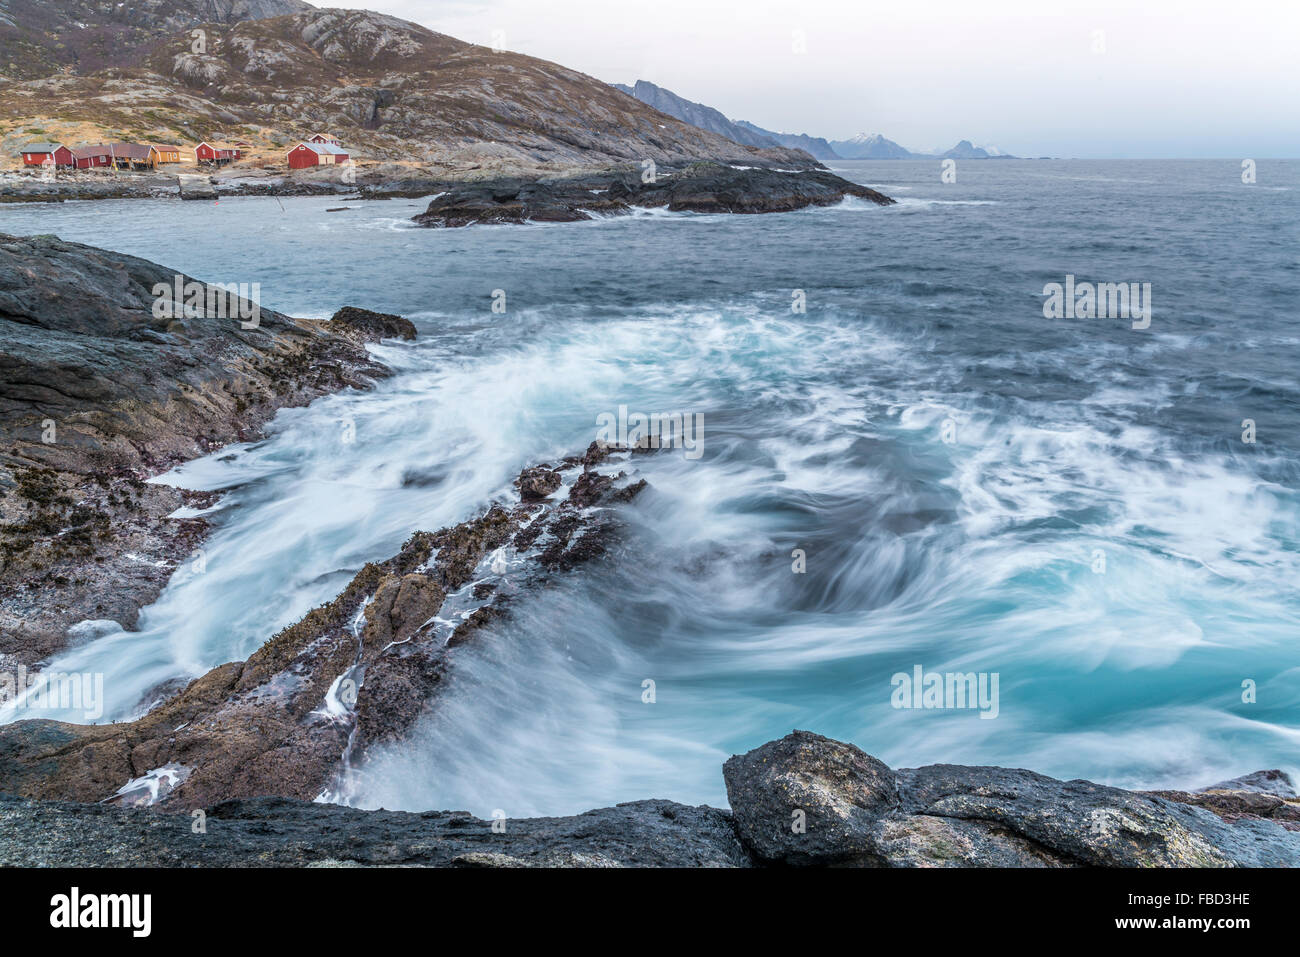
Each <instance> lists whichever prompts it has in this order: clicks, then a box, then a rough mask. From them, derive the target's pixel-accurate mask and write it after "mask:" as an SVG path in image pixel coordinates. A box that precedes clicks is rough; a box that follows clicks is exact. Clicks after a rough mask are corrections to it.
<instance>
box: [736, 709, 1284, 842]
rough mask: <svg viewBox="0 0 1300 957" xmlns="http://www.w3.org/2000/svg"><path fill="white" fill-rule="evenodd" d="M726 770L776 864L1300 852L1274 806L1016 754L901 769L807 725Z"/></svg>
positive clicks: (749, 838) (750, 836) (756, 837)
mask: <svg viewBox="0 0 1300 957" xmlns="http://www.w3.org/2000/svg"><path fill="white" fill-rule="evenodd" d="M1280 773H1281V772H1270V774H1271V775H1272V776H1274V777H1276V776H1277V775H1280ZM723 776H724V778H725V780H726V784H727V797H728V800H729V801H730V802H731V806H732V809H733V812H734V814H735V820H736V830H737V833H738V834H739V835H740V839H741V841H743V842H744V844H745V846H746V847H748V848H749V849H750V850H751V851H753V852H754V854H755V855H756V856H757V857H758V859H760V860H762V861H764V862H766V863H772V864H791V865H805V866H806V865H856V866H887V867H933V866H943V867H980V866H1000V867H1073V866H1081V865H1082V866H1100V867H1297V866H1300V830H1290V829H1288V828H1287V827H1285V826H1283V825H1282V824H1280V823H1278V822H1277V821H1275V820H1265V819H1264V817H1263V816H1247V815H1232V816H1225V817H1221V816H1219V815H1217V814H1215V813H1212V812H1211V810H1206V809H1205V807H1198V806H1195V805H1197V804H1206V802H1203V801H1199V800H1195V799H1194V798H1192V797H1191V796H1183V797H1179V796H1177V795H1178V794H1180V793H1181V792H1170V793H1166V794H1164V795H1160V794H1147V793H1139V792H1132V791H1124V790H1121V789H1120V788H1112V787H1105V786H1103V785H1100V784H1093V783H1092V782H1090V781H1058V780H1056V779H1055V778H1049V777H1046V776H1045V775H1042V774H1035V773H1034V772H1033V771H1024V770H1019V769H1010V768H991V767H965V766H960V765H951V764H938V765H932V766H930V767H924V768H916V769H909V770H901V771H893V770H891V769H890V768H889V767H888V766H886V765H885V764H883V763H882V762H880V761H878V760H876V759H875V758H873V757H871V756H869V755H867V754H865V753H863V752H862V751H860V750H859V749H858V748H856V747H854V746H853V745H850V744H842V743H840V742H838V741H832V740H831V739H829V738H824V737H822V736H821V735H818V734H812V733H810V732H807V731H795V732H794V733H793V734H790V735H787V736H786V737H784V738H782V739H780V740H779V741H772V742H769V743H768V744H765V745H763V746H762V747H760V748H756V749H755V750H753V751H750V752H749V753H747V754H744V755H739V756H736V757H733V758H731V759H730V760H729V761H727V763H726V765H724V768H723ZM1287 784H1288V786H1289V782H1287ZM1289 790H1290V797H1289V798H1282V797H1280V796H1276V795H1272V796H1271V797H1273V798H1275V799H1276V805H1282V804H1285V805H1286V806H1287V807H1288V808H1290V810H1291V812H1300V801H1297V800H1296V795H1295V791H1294V788H1289ZM1251 793H1254V792H1248V791H1240V792H1238V798H1237V801H1236V802H1234V803H1233V806H1234V807H1238V806H1240V805H1241V804H1248V803H1250V800H1251V799H1250V798H1248V797H1246V795H1248V794H1251ZM1269 803H1270V807H1273V812H1271V814H1270V816H1276V805H1274V804H1273V802H1271V801H1270V802H1269ZM1207 806H1208V807H1211V808H1214V807H1216V804H1215V803H1208V804H1207ZM1218 806H1222V802H1220V803H1219V805H1218Z"/></svg>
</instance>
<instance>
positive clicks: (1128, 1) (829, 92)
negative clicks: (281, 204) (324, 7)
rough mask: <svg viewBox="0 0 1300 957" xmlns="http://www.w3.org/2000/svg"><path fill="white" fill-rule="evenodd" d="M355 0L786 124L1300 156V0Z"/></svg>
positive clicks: (1133, 152) (950, 139)
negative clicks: (499, 37)
mask: <svg viewBox="0 0 1300 957" xmlns="http://www.w3.org/2000/svg"><path fill="white" fill-rule="evenodd" d="M334 2H339V0H334ZM344 2H346V0H344ZM353 2H354V3H355V5H356V6H364V7H367V8H369V9H375V10H382V11H383V12H386V13H392V14H395V15H397V16H400V17H403V18H405V19H408V20H414V21H415V22H417V23H421V24H423V25H425V26H427V27H429V28H431V29H434V30H437V31H439V32H441V33H447V34H450V35H452V36H454V37H458V38H460V39H462V40H468V41H470V42H475V43H483V44H485V45H490V44H491V43H492V38H493V35H494V32H495V31H502V33H503V34H504V41H505V47H506V48H507V49H509V50H514V51H517V52H519V53H527V54H529V55H531V56H538V57H542V58H544V59H547V60H554V61H556V62H558V63H562V64H564V65H565V66H569V67H573V68H574V69H577V70H581V71H583V72H584V73H589V74H591V75H592V76H595V77H597V78H599V79H601V80H605V81H607V82H621V83H632V82H634V81H635V80H638V79H644V80H650V81H651V82H653V83H657V84H659V85H660V86H663V87H666V88H668V89H670V90H672V91H673V92H674V93H677V94H679V95H681V96H684V97H686V98H687V99H691V100H696V101H698V102H701V103H705V104H707V105H709V106H712V107H716V108H717V109H719V110H721V111H722V112H723V113H725V114H726V115H727V116H729V117H731V118H732V119H743V120H749V121H750V122H753V123H757V124H758V125H759V126H763V127H766V128H768V129H773V130H779V131H788V132H799V133H810V134H812V135H814V136H825V137H826V138H828V139H845V138H847V137H849V136H852V135H853V134H855V133H859V132H867V133H882V134H884V135H885V136H886V137H888V138H890V139H892V140H896V141H898V142H900V143H902V144H903V145H904V146H907V147H909V148H911V149H918V150H926V149H932V148H935V147H941V148H945V149H946V148H947V147H949V146H952V145H953V144H954V143H955V142H957V140H959V139H969V140H972V141H974V142H975V143H977V144H981V145H989V144H991V145H995V146H998V147H999V148H1001V149H1002V150H1004V151H1006V152H1010V153H1015V154H1018V155H1022V156H1040V155H1051V156H1079V157H1108V156H1113V157H1141V156H1150V157H1175V156H1179V157H1233V158H1235V157H1243V158H1244V157H1251V158H1257V157H1278V156H1287V157H1300V66H1298V65H1297V64H1298V63H1300V0H1254V2H1252V0H1246V2H1231V0H1097V2H1088V3H1081V2H1073V0H894V2H890V3H878V2H876V0H856V2H854V0H743V2H731V0H626V2H622V3H619V2H611V0H360V2H356V0H353ZM318 3H319V0H318ZM347 5H352V4H347ZM800 41H802V48H801V47H800Z"/></svg>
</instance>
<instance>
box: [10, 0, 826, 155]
mask: <svg viewBox="0 0 1300 957" xmlns="http://www.w3.org/2000/svg"><path fill="white" fill-rule="evenodd" d="M19 2H24V3H25V2H28V0H0V4H2V3H9V4H16V3H19ZM43 2H44V3H47V4H48V5H49V6H50V7H51V8H52V9H57V10H62V11H68V10H73V11H76V10H79V9H80V4H81V3H82V2H83V0H43ZM106 2H107V0H106ZM215 2H220V3H223V4H224V6H223V9H224V10H226V12H227V13H228V14H229V15H233V12H234V11H240V10H242V11H245V12H248V11H250V10H256V9H265V8H266V4H269V3H282V2H286V0H257V2H256V3H254V2H252V0H240V2H235V3H231V2H230V0H215ZM178 5H180V6H183V4H179V0H155V6H157V7H159V8H165V9H164V13H163V14H161V15H159V16H157V17H155V18H153V19H147V18H146V20H145V23H146V26H147V27H148V30H149V31H157V32H158V34H159V35H158V37H157V38H155V39H154V40H152V41H150V42H147V43H145V44H144V45H142V46H140V47H138V48H136V49H135V50H134V51H133V53H132V54H131V56H130V57H129V60H130V63H129V64H125V65H117V66H110V67H108V68H105V69H102V70H98V71H94V72H91V73H89V74H81V73H63V72H56V73H54V74H53V75H50V76H46V77H43V78H41V79H26V80H18V81H12V82H7V83H0V147H2V148H3V149H4V150H5V152H6V153H9V154H10V156H7V157H6V159H11V156H12V153H13V152H14V151H16V150H17V148H18V147H19V146H20V145H21V143H23V142H26V141H28V140H32V139H37V138H40V139H58V138H67V139H71V140H72V141H74V142H95V141H97V140H98V138H100V137H103V138H104V139H105V140H108V141H112V140H156V141H161V142H183V143H194V142H198V141H199V140H202V139H212V138H231V139H242V140H245V141H247V142H249V143H250V144H252V146H251V149H250V155H251V156H252V157H253V158H254V159H255V160H258V159H270V160H273V161H276V162H283V150H284V149H285V148H286V147H287V145H289V144H291V143H292V141H293V140H294V139H297V138H300V137H302V136H304V135H306V134H307V133H308V132H311V131H314V130H321V129H324V130H328V131H330V132H333V133H335V134H336V135H338V136H339V137H340V138H341V139H342V140H343V142H344V143H345V145H347V146H348V147H350V148H351V149H352V150H353V152H354V155H357V156H360V157H363V158H367V159H387V160H395V161H404V162H412V163H418V164H422V165H424V166H426V167H434V168H439V167H440V168H442V169H444V170H448V171H451V172H453V173H466V172H473V174H474V175H484V176H486V175H492V174H493V173H494V172H502V171H508V172H510V173H526V172H533V171H541V172H555V171H560V170H566V169H580V168H591V167H600V166H610V165H617V164H629V163H633V164H639V163H641V162H643V161H645V160H653V161H654V162H655V163H657V164H659V165H672V164H684V163H689V162H693V161H696V160H700V159H710V160H716V161H719V162H724V163H735V164H744V165H750V166H769V167H781V168H788V167H799V168H808V167H812V166H815V165H816V162H815V161H814V160H813V159H812V158H811V157H810V156H808V155H807V154H805V153H802V152H798V151H795V150H788V149H783V148H779V147H768V148H765V149H761V148H758V147H754V146H745V145H741V144H739V143H737V142H735V141H733V140H731V139H729V138H726V137H723V136H721V135H719V134H716V133H711V132H708V131H705V130H702V129H699V128H697V127H695V126H692V125H689V124H687V123H684V122H682V121H680V120H677V119H674V118H673V117H671V116H668V115H665V114H664V113H661V112H659V111H657V110H655V109H653V108H651V107H650V106H647V105H646V104H644V103H642V102H640V101H639V100H637V99H635V98H634V97H629V96H626V95H624V94H623V93H621V92H619V91H618V90H615V89H613V88H612V87H610V86H609V85H608V84H606V83H602V82H600V81H599V80H596V79H594V78H592V77H590V76H587V75H585V74H582V73H579V72H577V71H576V70H570V69H568V68H566V67H563V66H560V65H558V64H555V63H549V62H547V61H545V60H539V59H536V58H534V57H529V56H524V55H522V54H518V53H511V52H495V51H493V50H491V49H489V48H487V47H483V46H477V45H474V44H470V43H465V42H463V41H461V40H457V39H454V38H453V37H449V36H446V35H444V34H441V33H435V32H434V31H432V30H428V29H426V28H424V27H422V26H418V25H417V24H414V23H409V22H407V21H405V20H400V19H398V18H396V17H391V16H386V15H383V14H378V13H371V12H369V11H361V10H338V9H327V10H317V9H315V8H306V9H303V10H301V11H300V12H296V13H290V14H286V15H281V16H275V17H270V18H266V19H256V20H241V21H238V22H233V23H228V24H224V25H218V26H214V27H211V28H209V29H207V47H206V51H205V52H204V53H195V52H192V50H191V42H190V38H189V35H188V31H187V30H185V29H182V30H181V31H179V32H168V28H167V24H169V23H171V22H173V21H172V16H171V13H170V11H171V9H172V7H173V6H178ZM196 5H198V4H196ZM199 6H201V5H199ZM295 6H296V4H295ZM0 9H12V8H0ZM138 9H144V8H138ZM205 9H206V8H205ZM218 12H220V11H218ZM74 32H75V30H74ZM146 32H148V31H146ZM32 42H33V43H35V42H36V41H35V40H33V41H32ZM41 42H42V43H44V46H43V47H40V51H43V52H40V51H38V52H39V54H40V55H39V56H38V55H36V54H32V56H31V57H30V58H29V59H31V60H33V61H35V60H42V59H43V60H46V61H48V60H53V59H57V53H58V50H57V47H58V41H56V40H54V39H51V38H48V37H46V38H42V39H41ZM119 59H128V58H127V57H125V56H123V57H121V58H119Z"/></svg>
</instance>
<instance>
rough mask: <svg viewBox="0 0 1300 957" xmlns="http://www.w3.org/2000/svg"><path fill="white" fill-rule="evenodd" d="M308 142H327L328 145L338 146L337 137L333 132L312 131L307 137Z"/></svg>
mask: <svg viewBox="0 0 1300 957" xmlns="http://www.w3.org/2000/svg"><path fill="white" fill-rule="evenodd" d="M306 142H308V143H328V144H329V145H330V146H338V145H339V138H338V137H337V136H335V135H334V134H333V133H313V134H312V135H311V136H309V137H307V139H306Z"/></svg>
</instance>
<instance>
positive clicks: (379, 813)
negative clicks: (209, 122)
mask: <svg viewBox="0 0 1300 957" xmlns="http://www.w3.org/2000/svg"><path fill="white" fill-rule="evenodd" d="M723 774H724V779H725V782H726V785H727V794H728V799H729V801H730V803H731V808H732V809H731V810H730V811H726V810H721V809H718V808H712V807H707V806H700V807H689V806H686V805H682V804H677V803H674V802H672V801H656V800H647V801H636V802H632V803H628V804H620V805H617V806H616V807H610V808H601V809H598V810H593V811H588V812H586V813H585V814H578V815H574V816H571V817H550V818H523V819H506V820H504V821H487V820H482V819H479V818H475V817H473V816H472V815H470V814H467V813H465V812H456V811H426V812H423V813H405V812H397V811H384V810H374V811H364V810H358V809H355V808H349V807H342V806H339V805H336V804H326V803H312V802H308V801H301V800H290V799H286V798H276V797H262V798H245V799H237V800H229V801H222V802H219V803H215V804H213V805H211V806H209V807H207V808H206V809H205V812H204V815H203V818H202V820H203V826H202V828H199V827H197V826H196V825H195V821H196V820H198V818H197V817H196V815H193V814H179V815H178V814H168V813H165V812H164V811H162V810H159V809H157V808H123V807H117V806H112V805H108V804H76V803H69V802H61V801H37V800H31V799H27V798H21V797H13V796H0V865H2V866H54V865H62V866H76V867H106V866H107V867H125V866H144V867H303V866H334V867H342V866H349V867H352V866H367V867H376V866H378V867H403V866H405V867H738V868H739V867H762V866H777V867H1053V868H1055V867H1294V866H1297V865H1300V799H1297V798H1296V795H1295V790H1294V788H1293V787H1292V786H1291V782H1290V781H1289V779H1287V778H1286V776H1285V775H1283V774H1281V772H1259V773H1257V774H1254V775H1248V776H1247V777H1244V778H1239V779H1236V780H1233V781H1228V782H1224V783H1222V784H1219V785H1216V786H1214V787H1212V788H1208V789H1204V790H1202V791H1198V792H1156V793H1149V792H1139V791H1125V790H1121V789H1119V788H1111V787H1105V786H1102V785H1098V784H1093V783H1091V782H1088V781H1058V780H1056V779H1054V778H1049V777H1045V776H1044V775H1041V774H1035V773H1034V772H1032V771H1024V770H1013V769H1007V768H988V767H965V766H960V765H933V766H930V767H925V768H917V769H910V770H893V769H891V768H889V767H888V766H886V765H885V764H883V763H882V762H880V761H878V760H876V759H875V758H873V757H871V756H870V755H867V754H865V753H864V752H862V751H860V750H859V749H858V748H856V747H853V746H852V745H848V744H843V743H841V742H838V741H834V740H832V739H830V738H825V737H822V736H821V735H817V734H811V733H809V732H805V731H795V732H793V733H792V734H790V735H787V736H786V737H785V738H782V739H780V740H779V741H772V742H769V743H768V744H765V745H763V746H762V747H759V748H756V749H755V750H753V751H750V752H749V753H747V754H744V755H739V756H736V757H733V758H731V759H730V760H729V761H728V762H727V763H726V765H725V767H724V771H723ZM4 780H5V779H4V778H3V777H0V789H3V788H4V783H3V782H4ZM494 824H495V825H496V826H495V827H494Z"/></svg>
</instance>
